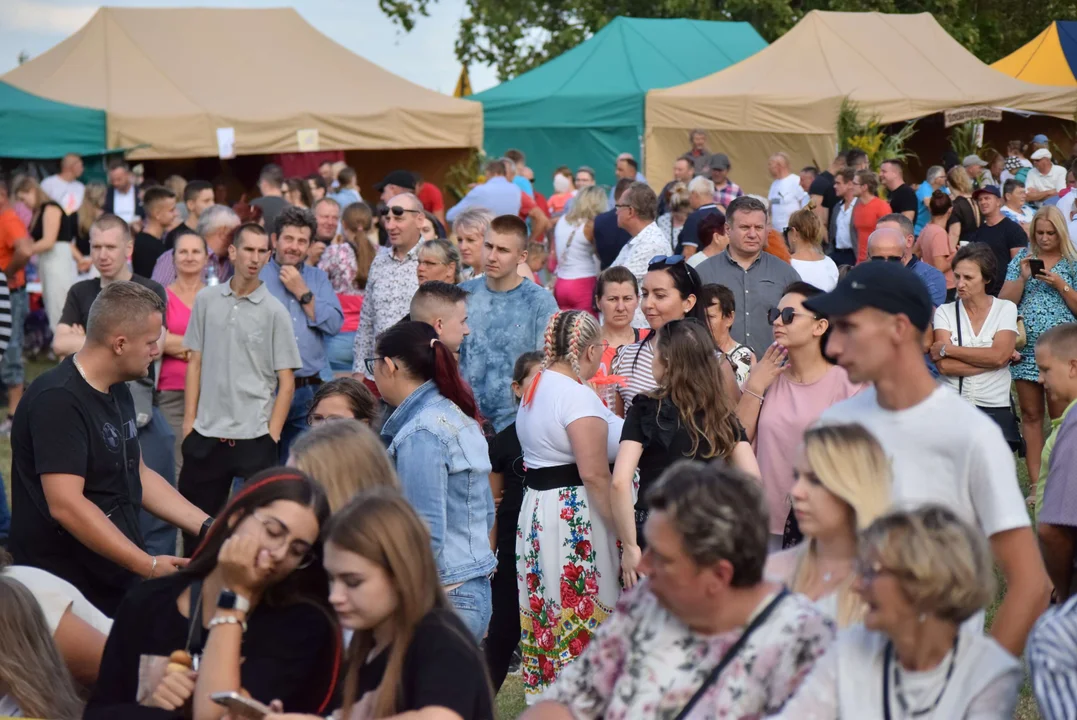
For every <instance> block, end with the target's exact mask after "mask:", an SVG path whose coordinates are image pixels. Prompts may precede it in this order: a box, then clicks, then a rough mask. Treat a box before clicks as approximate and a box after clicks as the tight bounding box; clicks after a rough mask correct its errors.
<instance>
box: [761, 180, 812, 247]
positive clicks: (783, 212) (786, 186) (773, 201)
mask: <svg viewBox="0 0 1077 720" xmlns="http://www.w3.org/2000/svg"><path fill="white" fill-rule="evenodd" d="M767 199H768V200H769V201H770V224H771V226H773V228H774V229H775V230H777V231H778V232H781V231H783V230H785V228H786V227H787V226H788V225H789V217H790V216H791V215H792V214H793V213H795V212H796V211H797V210H799V209H800V208H802V207H804V206H805V205H807V204H808V200H809V199H810V198H809V197H808V193H806V192H804V188H802V187H800V176H799V175H796V174H793V173H790V174H789V175H786V176H785V177H783V178H782V179H781V180H775V181H774V182H772V183H771V184H770V192H769V193H767Z"/></svg>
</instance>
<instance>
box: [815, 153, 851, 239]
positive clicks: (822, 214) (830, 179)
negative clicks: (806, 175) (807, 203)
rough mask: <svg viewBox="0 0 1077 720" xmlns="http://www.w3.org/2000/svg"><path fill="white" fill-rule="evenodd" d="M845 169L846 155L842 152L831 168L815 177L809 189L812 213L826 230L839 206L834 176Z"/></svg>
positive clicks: (835, 158)
mask: <svg viewBox="0 0 1077 720" xmlns="http://www.w3.org/2000/svg"><path fill="white" fill-rule="evenodd" d="M844 167H845V153H843V152H840V153H838V154H837V155H836V156H834V159H833V160H832V161H831V163H830V167H828V168H827V169H826V170H824V171H822V172H821V173H819V174H818V175H816V176H815V179H814V180H812V183H811V185H810V186H809V187H808V195H809V197H810V198H811V207H812V212H814V213H815V217H817V218H819V222H821V223H823V227H824V228H829V227H830V211H831V209H833V207H834V206H835V205H837V204H838V199H839V198H838V194H837V192H836V191H835V190H834V176H835V175H837V174H838V173H839V172H841V171H842V169H843V168H844Z"/></svg>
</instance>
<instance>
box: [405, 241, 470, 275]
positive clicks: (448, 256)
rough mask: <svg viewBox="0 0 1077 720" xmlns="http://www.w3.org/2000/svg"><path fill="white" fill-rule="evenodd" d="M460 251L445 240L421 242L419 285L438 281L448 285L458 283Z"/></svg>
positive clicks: (418, 271) (418, 270)
mask: <svg viewBox="0 0 1077 720" xmlns="http://www.w3.org/2000/svg"><path fill="white" fill-rule="evenodd" d="M460 267H461V262H460V251H459V250H457V249H456V245H454V244H453V243H452V242H451V241H449V240H446V239H445V238H438V237H436V238H434V239H433V240H422V241H421V242H420V243H419V266H418V269H417V270H416V272H417V273H418V276H419V284H420V285H422V284H423V283H425V282H430V281H432V280H440V281H441V282H447V283H449V284H450V285H456V284H457V283H459V282H460Z"/></svg>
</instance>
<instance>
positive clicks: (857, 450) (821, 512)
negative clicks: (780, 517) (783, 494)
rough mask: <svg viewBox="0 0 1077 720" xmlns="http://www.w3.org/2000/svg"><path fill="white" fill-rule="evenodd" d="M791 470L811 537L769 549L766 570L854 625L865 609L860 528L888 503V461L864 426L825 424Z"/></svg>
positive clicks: (800, 517) (842, 623)
mask: <svg viewBox="0 0 1077 720" xmlns="http://www.w3.org/2000/svg"><path fill="white" fill-rule="evenodd" d="M793 472H794V475H795V478H796V480H795V482H794V483H793V489H792V491H791V495H792V498H793V512H794V513H795V514H796V518H797V521H798V523H799V525H800V530H801V532H803V533H804V536H805V541H804V542H802V543H801V544H800V545H797V546H796V547H794V548H791V549H789V550H783V551H782V552H779V553H775V554H773V555H771V556H770V557H769V558H768V559H767V567H766V570H765V572H766V574H767V576H768V577H770V578H772V579H773V580H775V581H778V582H782V583H784V584H785V585H786V586H788V588H789V589H790V590H792V591H793V592H797V593H800V594H802V595H806V596H807V597H808V598H809V599H811V600H812V601H813V602H815V604H816V605H817V606H818V607H819V609H821V610H823V611H824V612H825V613H826V614H827V615H829V616H830V617H831V618H832V619H833V620H834V621H835V622H837V624H838V626H839V627H848V626H849V625H853V624H855V623H858V622H860V621H861V620H863V618H864V612H865V610H866V608H865V606H864V602H863V600H862V599H861V598H860V596H859V595H857V594H856V591H855V590H854V588H853V586H854V584H855V582H856V573H855V572H854V570H853V567H854V565H855V564H856V557H857V554H856V553H857V549H856V548H857V533H858V532H859V531H861V530H863V529H864V528H866V527H867V526H868V525H870V524H871V523H873V522H874V521H875V519H876V518H877V517H879V516H880V515H882V514H883V513H884V512H886V510H887V509H888V508H889V506H890V484H891V482H892V478H891V474H890V461H889V460H888V459H887V457H886V453H885V452H883V449H882V446H880V445H879V442H878V441H877V440H876V439H875V437H874V436H873V435H872V434H871V433H869V432H868V431H867V430H865V429H864V427H863V426H861V425H856V424H852V425H822V426H818V427H814V428H811V429H810V430H808V431H807V432H805V433H804V444H803V446H802V447H801V451H800V453H799V457H798V458H797V462H796V467H795V469H794V471H793Z"/></svg>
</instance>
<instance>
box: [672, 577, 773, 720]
mask: <svg viewBox="0 0 1077 720" xmlns="http://www.w3.org/2000/svg"><path fill="white" fill-rule="evenodd" d="M788 594H789V591H788V590H787V589H785V588H782V589H781V590H780V591H779V592H778V595H777V596H776V597H775V598H774V599H773V600H771V601H770V604H769V605H767V606H766V607H765V608H763V610H762V611H761V612H760V613H759V614H758V615H756V616H755V618H754V619H753V620H752V622H751V623H749V625H748V627H746V628H745V629H744V632H743V633H742V634H741V636H740V637H739V638H738V639H737V641H736V642H735V643H733V647H731V648H729V650H727V651H726V653H725V655H723V656H722V659H721V660H719V661H718V664H717V665H715V666H714V669H713V670H711V671H710V674H709V675H707V677H706V679H705V680H703V684H702V685H700V686H699V689H698V690H696V693H695V695H693V696H692V698H691V699H690V700H689V701H688V704H687V705H685V706H684V707H683V708H681V711H680V712H679V713H677V716H676V717H675V718H674V719H673V720H685V718H687V717H688V713H689V712H691V711H692V708H693V707H695V705H696V703H698V702H699V700H700V699H701V698H702V697H703V694H704V693H706V692H707V690H708V689H709V688H710V686H711V685H713V684H714V681H715V680H717V679H718V676H719V675H721V674H722V671H723V670H725V669H726V667H727V666H728V665H729V663H730V662H732V661H733V659H734V658H735V657H737V654H738V653H739V652H740V651H741V650H743V649H744V646H745V645H747V644H748V639H749V638H750V637H751V636H752V633H754V632H755V631H756V630H758V629H759V628H760V626H762V625H763V623H765V622H766V621H767V618H769V617H770V615H771V613H773V612H774V609H775V608H776V607H778V604H779V603H781V601H782V600H784V599H785V597H786V595H788Z"/></svg>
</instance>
